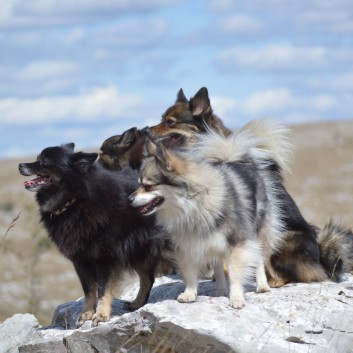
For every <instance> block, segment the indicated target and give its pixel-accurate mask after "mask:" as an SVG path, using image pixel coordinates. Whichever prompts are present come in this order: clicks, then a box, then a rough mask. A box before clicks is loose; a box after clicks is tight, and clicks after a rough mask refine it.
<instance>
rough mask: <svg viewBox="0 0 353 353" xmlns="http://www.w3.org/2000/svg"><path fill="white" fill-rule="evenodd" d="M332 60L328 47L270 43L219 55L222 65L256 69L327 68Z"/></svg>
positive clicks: (233, 67)
mask: <svg viewBox="0 0 353 353" xmlns="http://www.w3.org/2000/svg"><path fill="white" fill-rule="evenodd" d="M330 60H331V61H332V60H333V59H332V58H331V56H330V55H329V50H328V48H326V47H323V46H316V47H309V46H295V45H292V44H270V45H267V46H263V47H261V48H255V49H251V48H248V47H235V48H231V49H227V50H224V51H222V52H221V53H220V54H219V55H218V58H217V62H218V63H219V64H220V65H221V66H222V67H223V66H224V67H226V68H228V69H234V70H247V69H251V70H255V71H267V70H271V71H272V70H274V71H277V70H278V71H281V70H294V71H295V70H309V69H313V70H318V69H325V68H327V67H328V65H329V62H330Z"/></svg>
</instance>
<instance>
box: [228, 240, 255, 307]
mask: <svg viewBox="0 0 353 353" xmlns="http://www.w3.org/2000/svg"><path fill="white" fill-rule="evenodd" d="M258 255H259V247H258V244H257V243H256V242H254V241H251V240H247V241H243V242H241V243H239V244H237V245H236V246H235V247H234V248H233V249H232V251H231V253H230V255H229V263H228V269H229V284H230V294H229V299H230V305H231V306H232V307H233V308H235V309H241V308H242V307H243V306H244V305H245V298H244V289H243V283H244V281H245V280H246V279H247V277H248V276H250V274H251V273H250V270H251V267H250V266H252V265H254V264H257V261H258Z"/></svg>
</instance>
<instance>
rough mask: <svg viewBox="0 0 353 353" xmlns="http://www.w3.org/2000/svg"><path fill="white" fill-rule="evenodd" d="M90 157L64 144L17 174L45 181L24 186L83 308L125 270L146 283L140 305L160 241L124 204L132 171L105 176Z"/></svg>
mask: <svg viewBox="0 0 353 353" xmlns="http://www.w3.org/2000/svg"><path fill="white" fill-rule="evenodd" d="M96 158H97V154H96V153H93V154H92V153H83V152H77V153H75V152H74V151H73V144H68V145H64V146H61V147H49V148H46V149H44V150H43V151H42V152H41V154H40V155H39V156H38V159H37V161H36V162H34V163H21V164H20V165H19V170H20V173H21V174H23V175H42V176H43V175H46V176H49V177H50V183H49V184H48V185H35V183H34V184H33V183H32V184H31V182H27V185H26V186H27V188H28V189H31V188H34V189H35V190H34V191H36V199H37V202H38V204H39V208H40V215H41V221H42V222H43V224H44V225H45V227H46V229H47V231H48V235H49V237H50V239H51V240H52V241H53V242H54V243H55V244H56V245H57V247H58V248H59V250H60V251H61V252H62V254H63V255H65V256H66V257H67V258H68V259H70V260H71V261H72V263H73V265H74V267H75V269H76V272H77V274H78V276H79V279H80V281H81V285H82V288H83V291H84V293H85V296H86V305H87V300H88V296H89V294H90V293H92V292H93V291H95V290H96V289H97V291H98V297H99V299H101V298H102V297H103V296H104V295H105V294H106V290H107V285H108V284H109V283H110V282H111V281H115V280H117V279H119V277H120V276H121V275H122V274H123V272H124V271H125V270H137V272H138V273H139V274H140V279H141V276H142V277H144V278H142V279H144V280H146V281H147V282H148V281H149V286H148V287H149V288H147V289H146V292H145V293H141V295H142V296H144V302H143V303H142V304H144V303H145V302H146V301H147V299H148V295H149V292H150V289H151V287H152V284H153V282H154V275H155V269H156V266H157V264H158V262H159V259H160V257H161V252H162V249H164V248H165V246H166V244H165V240H163V239H161V238H160V237H157V234H158V232H159V230H158V229H157V228H156V227H155V226H154V219H153V218H151V217H142V216H141V215H140V214H139V212H138V211H137V210H136V209H134V208H132V207H131V206H130V205H129V202H128V200H127V198H128V195H130V194H131V193H132V192H133V191H134V190H136V189H137V187H138V183H137V180H138V172H137V171H134V170H132V169H131V168H125V169H124V170H122V171H121V172H119V173H117V172H111V171H108V170H105V169H104V168H102V167H101V165H100V164H98V163H95V162H94V161H95V160H96ZM70 201H73V203H72V204H71V205H69V206H68V207H67V208H66V209H65V210H64V211H63V212H62V213H60V212H61V210H62V209H63V206H65V204H66V203H67V202H70ZM58 210H59V213H58ZM147 279H148V280H147ZM95 284H97V288H95ZM140 290H141V288H140ZM94 309H95V308H93V310H94ZM106 309H107V310H108V309H109V310H110V308H106ZM133 309H136V308H133ZM109 310H108V311H109ZM83 314H84V313H83ZM109 314H110V311H109ZM106 319H107V318H106ZM98 321H100V320H99V319H98ZM102 321H103V320H102Z"/></svg>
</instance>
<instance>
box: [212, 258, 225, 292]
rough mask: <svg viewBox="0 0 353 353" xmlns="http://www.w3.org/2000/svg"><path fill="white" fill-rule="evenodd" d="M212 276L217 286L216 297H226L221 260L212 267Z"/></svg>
mask: <svg viewBox="0 0 353 353" xmlns="http://www.w3.org/2000/svg"><path fill="white" fill-rule="evenodd" d="M213 269H214V276H215V280H216V284H217V290H216V296H217V297H222V296H226V295H227V282H226V277H225V274H224V266H223V259H218V260H216V261H215V263H214V265H213Z"/></svg>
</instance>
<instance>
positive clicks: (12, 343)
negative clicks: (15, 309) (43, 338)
mask: <svg viewBox="0 0 353 353" xmlns="http://www.w3.org/2000/svg"><path fill="white" fill-rule="evenodd" d="M38 327H39V323H38V320H37V319H36V318H35V316H33V315H31V314H15V315H14V316H12V317H10V318H8V319H7V320H5V321H4V322H3V323H2V324H0V352H1V353H18V348H17V347H18V346H20V345H22V344H24V343H25V342H27V341H28V340H29V339H30V337H31V335H32V333H33V332H34V330H35V329H36V328H38Z"/></svg>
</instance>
